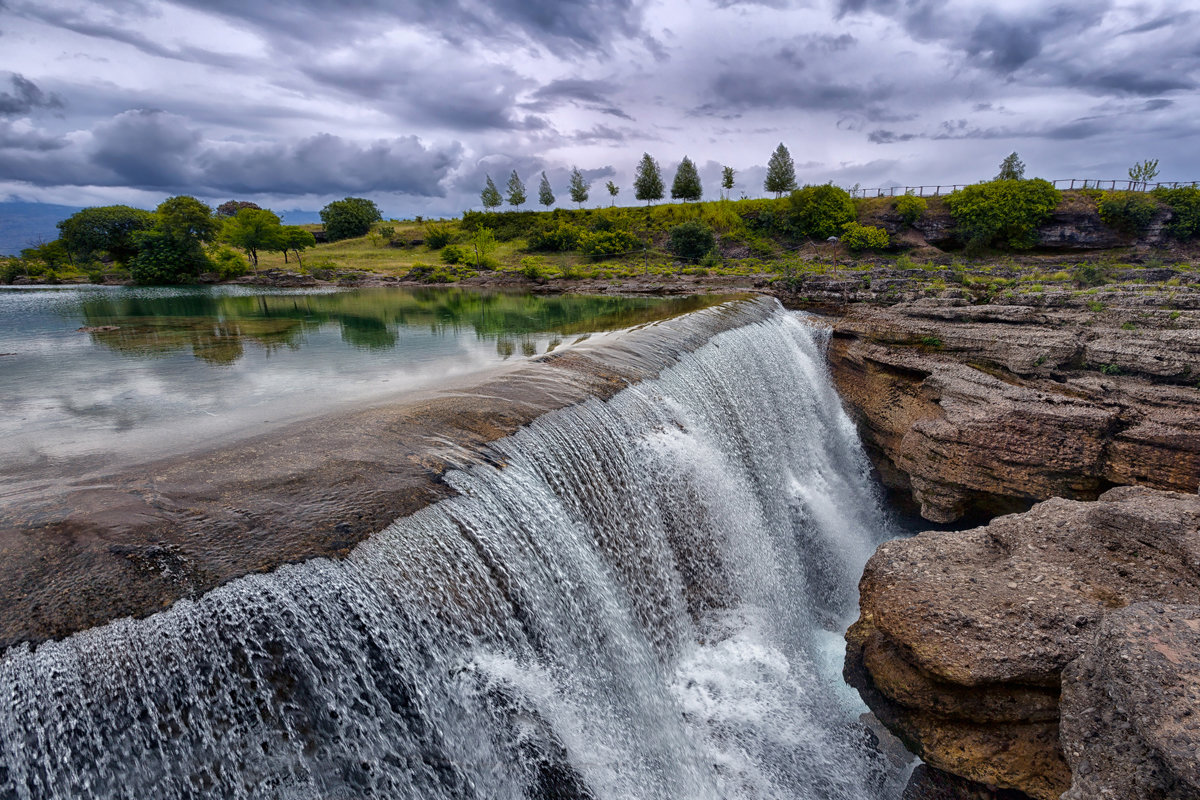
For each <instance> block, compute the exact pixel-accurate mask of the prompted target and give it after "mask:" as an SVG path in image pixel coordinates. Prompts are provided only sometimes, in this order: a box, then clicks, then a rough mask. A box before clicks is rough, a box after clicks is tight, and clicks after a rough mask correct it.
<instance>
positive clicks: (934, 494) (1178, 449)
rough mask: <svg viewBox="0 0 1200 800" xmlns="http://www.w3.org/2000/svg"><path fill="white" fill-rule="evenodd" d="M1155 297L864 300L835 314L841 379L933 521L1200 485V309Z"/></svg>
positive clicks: (872, 441) (858, 415) (870, 435)
mask: <svg viewBox="0 0 1200 800" xmlns="http://www.w3.org/2000/svg"><path fill="white" fill-rule="evenodd" d="M1187 288H1191V287H1187ZM1064 295H1065V293H1064ZM1190 296H1191V295H1187V297H1190ZM1153 297H1154V296H1153V295H1140V294H1135V293H1132V292H1108V293H1106V294H1097V295H1090V296H1069V297H1068V296H1064V297H1061V298H1057V300H1056V301H1055V300H1054V299H1053V298H1051V299H1046V298H1043V299H1042V302H1044V303H1046V304H1045V305H1042V306H1040V307H1039V306H1029V305H1017V304H999V303H989V304H984V305H968V304H967V303H966V302H965V301H964V300H961V299H956V298H944V297H942V298H923V299H917V300H912V301H909V302H903V303H899V304H896V305H892V306H889V307H880V306H870V305H859V306H855V307H853V309H852V310H851V311H850V312H849V313H847V314H845V315H844V316H842V317H840V318H838V319H837V320H835V322H834V329H835V338H834V341H833V344H832V346H831V350H830V359H831V363H832V366H833V375H834V379H835V380H836V382H837V384H838V388H839V390H840V391H841V393H842V397H843V399H844V401H845V403H846V405H847V407H848V409H849V410H850V412H851V414H852V416H854V417H855V419H856V420H857V421H858V423H859V428H860V432H861V433H862V436H863V439H864V441H865V443H866V445H867V447H868V449H869V451H870V452H871V454H872V456H873V460H874V462H875V465H876V466H877V468H878V469H879V471H880V474H881V475H882V476H883V479H884V482H885V483H886V484H888V485H889V486H890V487H892V488H894V489H898V490H901V491H903V492H905V493H910V494H911V497H912V499H913V501H914V502H915V503H916V505H917V506H918V507H919V508H920V510H921V514H922V515H923V516H924V517H925V518H926V519H929V520H933V521H937V522H951V521H954V520H957V519H960V518H962V517H963V516H965V515H967V514H969V513H971V512H981V513H985V514H989V515H990V514H997V513H1008V512H1012V511H1018V510H1023V509H1025V508H1028V507H1029V506H1030V505H1031V504H1032V503H1034V502H1036V501H1039V500H1044V499H1047V498H1049V497H1067V498H1074V499H1095V498H1096V497H1097V496H1099V494H1100V493H1101V492H1103V491H1104V490H1105V489H1107V488H1109V487H1112V486H1114V485H1127V484H1138V485H1144V486H1151V487H1154V488H1159V489H1166V490H1172V491H1184V492H1195V491H1196V489H1197V484H1198V482H1200V387H1198V385H1197V383H1196V381H1197V378H1198V377H1200V312H1198V311H1196V310H1191V309H1184V310H1180V309H1174V310H1166V309H1163V308H1160V307H1157V305H1156V303H1155V301H1154V299H1152V298H1153ZM1095 298H1103V299H1095ZM1162 299H1163V298H1162V297H1159V300H1160V301H1161V300H1162ZM1052 302H1057V303H1060V304H1058V305H1054V304H1051V303H1052ZM1089 304H1090V305H1089Z"/></svg>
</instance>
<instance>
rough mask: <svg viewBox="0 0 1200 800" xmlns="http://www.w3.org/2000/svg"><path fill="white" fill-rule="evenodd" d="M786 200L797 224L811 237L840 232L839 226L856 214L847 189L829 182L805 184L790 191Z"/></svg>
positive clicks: (819, 237)
mask: <svg viewBox="0 0 1200 800" xmlns="http://www.w3.org/2000/svg"><path fill="white" fill-rule="evenodd" d="M789 204H790V205H791V210H792V222H793V223H794V224H795V226H796V228H797V229H798V230H799V231H800V232H801V233H802V234H804V235H805V236H811V237H813V238H814V239H828V238H829V237H830V236H838V235H840V234H841V232H842V226H843V225H845V224H846V223H847V222H853V221H854V217H855V216H857V209H856V208H855V206H854V201H853V200H852V199H850V193H849V192H847V191H846V190H845V189H842V188H840V187H837V186H834V185H833V184H832V183H826V184H822V185H821V186H805V187H804V188H803V189H799V190H797V191H795V192H792V195H791V197H790V198H789Z"/></svg>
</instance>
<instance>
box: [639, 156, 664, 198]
mask: <svg viewBox="0 0 1200 800" xmlns="http://www.w3.org/2000/svg"><path fill="white" fill-rule="evenodd" d="M633 196H634V197H636V198H637V199H638V200H645V201H646V205H650V201H651V200H662V197H663V179H662V171H661V170H659V168H658V162H657V161H655V160H654V159H653V158H651V157H650V154H649V153H642V160H641V161H639V162H638V165H637V172H636V173H635V175H634V178H633Z"/></svg>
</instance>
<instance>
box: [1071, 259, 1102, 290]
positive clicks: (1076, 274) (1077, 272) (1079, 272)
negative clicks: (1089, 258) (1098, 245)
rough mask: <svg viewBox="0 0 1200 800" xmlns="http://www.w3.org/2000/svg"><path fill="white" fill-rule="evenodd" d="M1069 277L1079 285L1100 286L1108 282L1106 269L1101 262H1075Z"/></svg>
mask: <svg viewBox="0 0 1200 800" xmlns="http://www.w3.org/2000/svg"><path fill="white" fill-rule="evenodd" d="M1071 277H1072V278H1074V279H1075V283H1077V284H1078V285H1079V286H1102V285H1104V284H1106V283H1108V269H1107V268H1106V267H1104V266H1103V265H1101V264H1077V265H1076V266H1075V268H1074V269H1073V270H1071Z"/></svg>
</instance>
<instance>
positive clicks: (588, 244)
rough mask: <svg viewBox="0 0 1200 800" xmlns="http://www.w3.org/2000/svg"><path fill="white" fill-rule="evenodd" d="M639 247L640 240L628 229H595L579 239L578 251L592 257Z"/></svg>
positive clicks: (613, 254)
mask: <svg viewBox="0 0 1200 800" xmlns="http://www.w3.org/2000/svg"><path fill="white" fill-rule="evenodd" d="M641 247H642V242H641V240H640V239H638V238H637V237H636V236H634V235H633V234H632V233H629V232H628V231H595V232H592V233H585V234H583V236H582V237H580V239H579V250H580V252H581V253H583V254H584V255H585V256H591V257H593V258H599V257H601V256H615V255H619V254H621V253H628V252H629V251H631V250H638V249H641Z"/></svg>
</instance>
